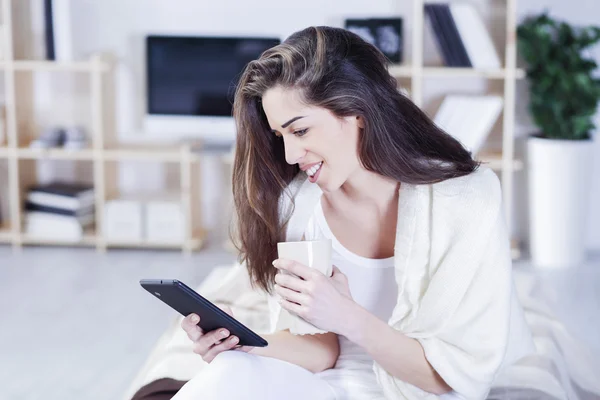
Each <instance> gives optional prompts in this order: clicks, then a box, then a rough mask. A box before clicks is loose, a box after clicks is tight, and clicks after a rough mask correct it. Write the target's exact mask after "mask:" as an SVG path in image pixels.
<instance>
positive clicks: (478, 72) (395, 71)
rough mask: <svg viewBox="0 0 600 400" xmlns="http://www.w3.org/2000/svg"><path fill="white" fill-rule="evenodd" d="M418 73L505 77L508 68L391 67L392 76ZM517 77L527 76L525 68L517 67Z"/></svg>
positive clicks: (450, 76)
mask: <svg viewBox="0 0 600 400" xmlns="http://www.w3.org/2000/svg"><path fill="white" fill-rule="evenodd" d="M414 71H417V72H416V73H417V74H418V73H420V74H421V75H423V76H424V77H428V78H433V77H440V78H443V77H448V78H461V77H465V78H486V79H504V78H505V77H506V76H507V73H508V71H507V70H506V69H491V70H489V69H475V68H458V67H423V68H422V69H417V70H413V68H412V67H411V66H410V65H394V66H391V67H390V68H389V72H390V74H391V75H392V76H396V77H400V78H402V77H411V76H413V75H415V72H414ZM515 77H516V78H517V79H523V78H525V70H523V69H520V68H518V69H516V70H515Z"/></svg>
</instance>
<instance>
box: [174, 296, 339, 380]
mask: <svg viewBox="0 0 600 400" xmlns="http://www.w3.org/2000/svg"><path fill="white" fill-rule="evenodd" d="M219 307H221V309H222V310H223V311H225V312H226V313H227V314H229V315H231V316H233V313H232V312H231V309H230V308H229V307H228V306H225V305H219ZM199 322H200V317H199V316H198V315H196V314H190V315H188V316H187V317H185V318H184V319H183V321H182V322H181V327H182V328H183V330H184V331H185V332H186V334H187V336H188V338H189V339H190V340H191V341H192V342H193V350H194V353H196V354H199V355H200V356H202V359H203V360H204V361H206V362H208V363H210V362H212V360H214V358H215V357H216V356H217V355H218V354H219V353H221V352H223V351H228V350H238V351H244V352H247V353H250V352H252V353H253V354H256V355H261V356H265V357H271V358H277V359H280V360H283V361H287V362H290V363H292V364H296V365H299V366H301V367H303V368H305V369H307V370H309V371H311V372H313V373H316V372H321V371H324V370H326V369H329V368H332V367H333V366H334V365H335V362H336V361H337V358H338V356H339V354H340V350H339V343H338V338H337V335H336V334H335V333H329V332H328V333H324V334H316V335H293V334H291V333H290V332H289V331H281V332H276V333H274V334H269V335H263V337H264V338H265V339H266V340H267V341H268V342H269V345H268V346H267V347H250V346H239V345H238V342H239V339H238V338H237V337H235V336H230V335H229V332H228V331H227V329H216V330H214V331H211V332H203V331H202V329H200V327H199V326H198V325H197V324H198V323H199Z"/></svg>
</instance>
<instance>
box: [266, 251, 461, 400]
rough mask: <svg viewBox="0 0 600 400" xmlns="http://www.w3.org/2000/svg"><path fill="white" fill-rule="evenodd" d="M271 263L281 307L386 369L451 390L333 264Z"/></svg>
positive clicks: (432, 388)
mask: <svg viewBox="0 0 600 400" xmlns="http://www.w3.org/2000/svg"><path fill="white" fill-rule="evenodd" d="M274 265H275V267H277V268H279V269H282V270H287V271H288V272H291V273H292V274H294V275H296V276H297V277H294V276H293V275H287V274H286V275H283V274H281V273H278V274H277V276H276V277H275V282H276V285H275V291H276V292H277V293H278V294H279V295H280V296H281V297H282V301H281V306H282V307H283V308H285V309H286V310H288V311H290V312H292V313H294V314H296V315H298V316H300V317H302V318H304V319H305V320H307V321H309V322H311V323H312V324H314V325H315V326H317V327H320V328H321V329H323V330H326V331H329V332H335V333H337V334H340V335H344V336H346V337H347V338H348V339H350V340H351V341H353V342H355V343H357V344H358V345H360V346H362V347H363V348H364V349H366V350H367V352H368V353H369V354H370V355H371V356H372V357H373V359H374V360H375V361H377V363H379V364H380V365H381V366H382V367H383V368H384V369H385V370H386V371H387V372H388V373H390V374H391V375H393V376H395V377H397V378H399V379H401V380H402V381H404V382H408V383H410V384H412V385H414V386H417V387H419V388H421V389H423V390H425V391H427V392H430V393H436V394H442V393H446V392H449V391H450V390H451V388H450V387H449V386H448V385H447V384H446V383H445V382H444V380H443V379H442V378H441V377H440V376H439V374H437V373H436V371H435V370H434V369H433V368H432V366H431V365H430V364H429V362H428V361H427V359H426V358H425V353H424V351H423V348H422V347H421V344H420V343H419V342H418V341H417V340H415V339H411V338H409V337H407V336H405V335H404V334H402V333H401V332H399V331H397V330H395V329H393V328H392V327H390V326H388V325H387V324H386V323H385V322H384V321H382V320H380V319H379V318H377V317H376V316H374V315H373V314H371V313H370V312H368V311H367V310H365V309H364V308H363V307H361V306H360V305H359V304H358V303H356V302H355V301H354V300H353V299H352V295H351V293H350V289H349V286H348V280H347V278H346V276H345V275H344V274H343V273H342V272H341V271H340V270H339V269H338V268H337V267H335V266H334V268H333V275H332V276H331V277H330V278H327V277H325V276H324V275H323V274H321V273H320V272H318V271H315V270H313V269H311V268H308V267H306V266H304V265H301V264H299V263H296V262H294V261H289V260H276V262H275V263H274Z"/></svg>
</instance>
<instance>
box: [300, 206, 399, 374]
mask: <svg viewBox="0 0 600 400" xmlns="http://www.w3.org/2000/svg"><path fill="white" fill-rule="evenodd" d="M304 235H305V239H306V240H319V239H331V242H332V246H333V249H332V253H331V260H332V264H333V265H335V266H336V267H338V268H339V269H340V271H342V272H343V273H344V274H345V275H346V276H347V277H348V284H349V286H350V293H351V294H352V298H353V299H354V301H356V302H357V303H358V304H360V305H361V306H362V307H364V308H365V309H367V310H368V311H369V312H371V313H372V314H374V315H376V316H377V317H378V318H380V319H381V320H383V321H385V322H387V321H388V319H389V318H390V317H391V316H392V311H393V310H394V307H395V306H396V301H397V299H398V286H397V285H396V281H395V278H394V271H395V270H394V257H389V258H385V259H372V258H366V257H361V256H359V255H356V254H354V253H352V252H351V251H350V250H348V249H346V248H345V247H344V246H342V244H341V243H340V242H339V241H338V240H337V239H336V238H335V236H334V235H333V233H332V232H331V230H330V229H329V225H328V224H327V220H326V219H325V215H324V214H323V208H322V206H321V201H320V200H319V202H318V203H317V205H316V207H315V212H314V213H313V215H312V216H311V218H310V220H309V222H308V225H307V228H306V231H305V234H304ZM339 339H340V357H339V359H338V362H337V364H336V368H346V367H349V368H356V367H357V365H356V363H355V362H360V363H361V364H362V365H366V366H367V368H370V366H369V364H368V361H370V362H371V363H372V361H373V360H372V358H371V357H370V356H369V355H368V354H367V353H366V352H365V351H364V350H363V349H362V348H361V347H360V346H358V345H356V344H355V343H353V342H351V341H349V340H348V339H346V338H345V337H343V336H340V338H339ZM365 362H367V363H365Z"/></svg>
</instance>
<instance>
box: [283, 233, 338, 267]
mask: <svg viewBox="0 0 600 400" xmlns="http://www.w3.org/2000/svg"><path fill="white" fill-rule="evenodd" d="M277 254H278V258H283V259H286V260H293V261H296V262H299V263H300V264H303V265H306V266H307V267H309V268H314V269H316V270H318V271H320V272H321V273H323V274H324V275H325V276H331V273H332V271H333V270H332V266H331V240H330V239H324V240H305V241H301V242H279V243H277Z"/></svg>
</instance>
